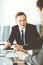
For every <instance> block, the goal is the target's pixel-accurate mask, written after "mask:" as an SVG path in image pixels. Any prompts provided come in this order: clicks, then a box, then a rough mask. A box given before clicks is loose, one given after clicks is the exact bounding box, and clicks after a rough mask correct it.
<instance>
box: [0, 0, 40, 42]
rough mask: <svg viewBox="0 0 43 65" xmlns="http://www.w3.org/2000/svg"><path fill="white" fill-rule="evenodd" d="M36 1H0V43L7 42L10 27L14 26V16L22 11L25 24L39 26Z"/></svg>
mask: <svg viewBox="0 0 43 65" xmlns="http://www.w3.org/2000/svg"><path fill="white" fill-rule="evenodd" d="M36 1H37V0H0V41H7V39H8V37H9V35H10V31H11V27H12V26H14V25H16V22H15V14H16V13H17V12H19V11H23V12H24V13H25V14H26V15H27V22H28V23H30V24H34V25H39V24H40V19H39V13H38V10H37V7H36Z"/></svg>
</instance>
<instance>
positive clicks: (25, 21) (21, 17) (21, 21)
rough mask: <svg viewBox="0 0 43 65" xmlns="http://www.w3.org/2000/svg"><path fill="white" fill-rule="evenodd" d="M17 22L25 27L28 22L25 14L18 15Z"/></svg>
mask: <svg viewBox="0 0 43 65" xmlns="http://www.w3.org/2000/svg"><path fill="white" fill-rule="evenodd" d="M16 22H17V25H18V26H19V27H20V28H21V29H23V28H25V26H26V23H27V20H26V17H25V15H21V16H17V18H16Z"/></svg>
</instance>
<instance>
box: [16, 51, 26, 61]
mask: <svg viewBox="0 0 43 65" xmlns="http://www.w3.org/2000/svg"><path fill="white" fill-rule="evenodd" d="M16 53H17V55H18V59H19V60H24V59H23V57H24V56H26V55H27V54H26V53H24V52H22V51H16Z"/></svg>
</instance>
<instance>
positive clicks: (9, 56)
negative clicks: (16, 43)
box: [0, 50, 24, 65]
mask: <svg viewBox="0 0 43 65" xmlns="http://www.w3.org/2000/svg"><path fill="white" fill-rule="evenodd" d="M12 51H13V50H1V51H0V61H1V62H0V65H13V63H17V64H18V65H24V61H21V60H18V59H17V54H16V53H13V52H12Z"/></svg>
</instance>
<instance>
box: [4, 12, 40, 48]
mask: <svg viewBox="0 0 43 65" xmlns="http://www.w3.org/2000/svg"><path fill="white" fill-rule="evenodd" d="M15 19H16V23H17V25H16V26H13V27H12V31H11V35H10V37H9V39H8V41H7V43H6V44H5V47H4V49H8V48H10V47H11V45H12V44H13V41H14V40H16V42H17V44H18V45H23V48H25V49H34V48H39V47H40V45H37V43H36V44H35V40H36V39H38V38H39V37H40V36H39V34H38V32H37V30H36V27H35V25H31V24H28V23H27V16H26V14H25V13H23V12H18V13H17V14H16V16H15ZM22 30H23V34H24V35H23V40H22ZM36 45H37V46H36Z"/></svg>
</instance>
